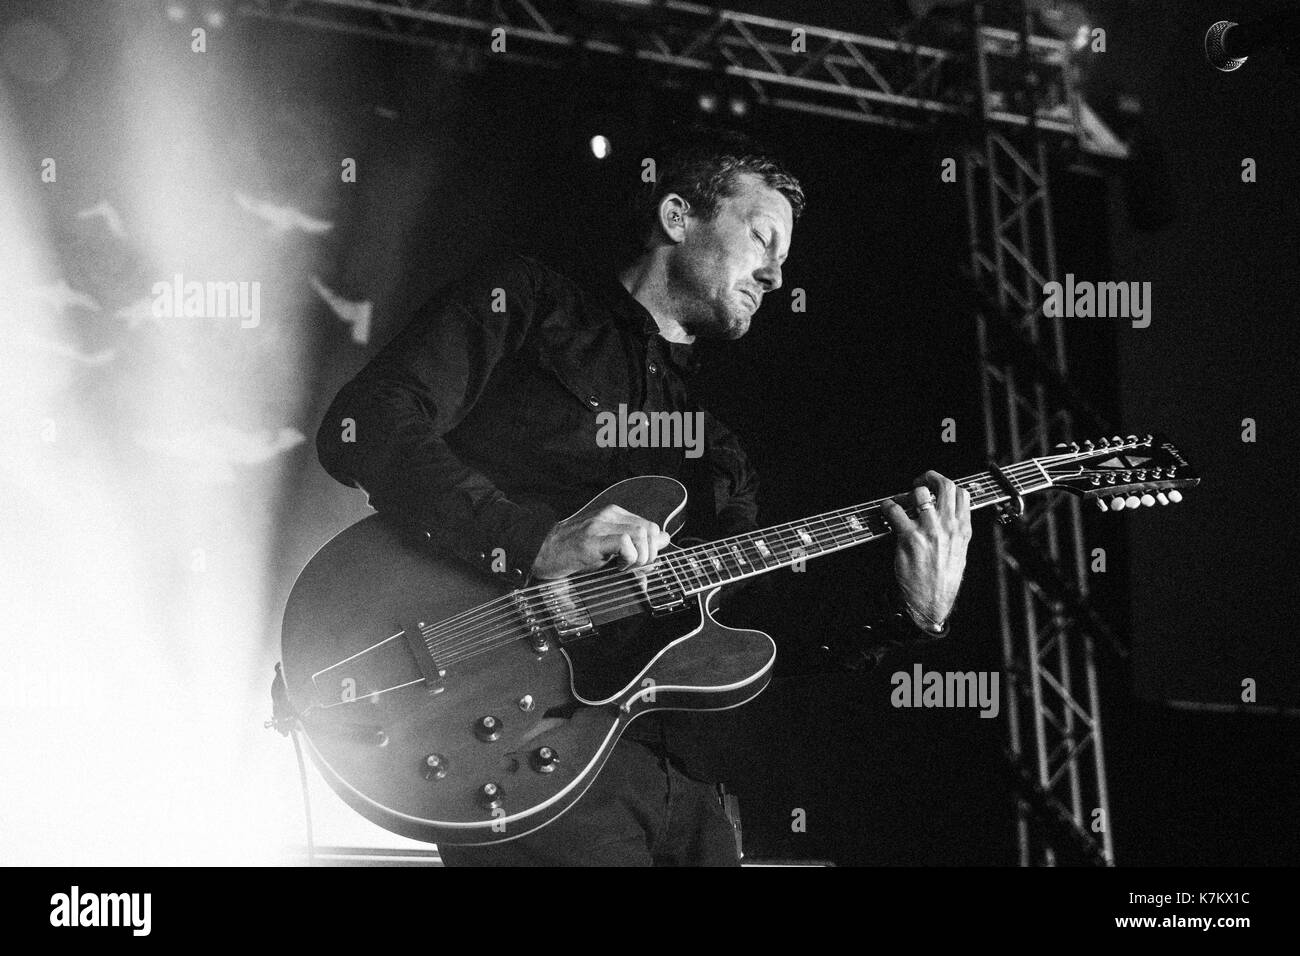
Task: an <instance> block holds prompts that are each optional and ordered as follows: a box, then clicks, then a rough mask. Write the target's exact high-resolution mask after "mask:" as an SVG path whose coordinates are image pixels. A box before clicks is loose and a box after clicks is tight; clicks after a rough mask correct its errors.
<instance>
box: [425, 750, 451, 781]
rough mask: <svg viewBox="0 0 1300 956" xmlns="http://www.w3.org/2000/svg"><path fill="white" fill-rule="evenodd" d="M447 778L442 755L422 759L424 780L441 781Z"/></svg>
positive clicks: (445, 765) (430, 755)
mask: <svg viewBox="0 0 1300 956" xmlns="http://www.w3.org/2000/svg"><path fill="white" fill-rule="evenodd" d="M445 776H447V758H446V757H444V756H443V755H442V754H429V756H427V757H425V758H424V779H425V780H441V779H442V778H443V777H445Z"/></svg>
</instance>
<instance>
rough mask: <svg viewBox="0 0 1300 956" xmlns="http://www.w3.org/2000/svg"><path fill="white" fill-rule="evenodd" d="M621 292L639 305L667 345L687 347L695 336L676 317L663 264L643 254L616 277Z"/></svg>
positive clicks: (653, 256) (655, 257)
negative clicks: (650, 318) (677, 344)
mask: <svg viewBox="0 0 1300 956" xmlns="http://www.w3.org/2000/svg"><path fill="white" fill-rule="evenodd" d="M618 281H619V282H621V283H623V288H625V289H627V291H628V292H629V293H630V294H631V295H632V298H634V299H636V300H637V301H638V302H640V303H641V304H642V305H643V306H645V309H646V311H647V312H649V313H650V315H651V316H652V317H653V318H654V320H655V325H657V326H659V334H660V335H661V336H663V337H664V338H665V339H667V340H668V341H669V342H683V343H686V344H690V343H691V342H694V341H695V336H693V335H691V334H690V333H688V332H687V331H686V330H685V329H684V328H682V325H681V323H680V322H678V321H677V317H676V311H677V310H676V306H675V303H674V302H673V297H672V295H671V294H670V293H669V291H668V273H667V269H666V268H665V267H664V263H663V260H662V259H660V258H659V257H658V256H656V255H654V254H653V253H649V252H647V253H645V254H644V255H642V256H641V257H640V258H639V259H636V260H635V261H633V262H632V263H631V264H630V265H628V266H627V267H626V268H624V269H623V271H622V272H620V273H619V274H618Z"/></svg>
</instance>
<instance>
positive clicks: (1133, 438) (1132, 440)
mask: <svg viewBox="0 0 1300 956" xmlns="http://www.w3.org/2000/svg"><path fill="white" fill-rule="evenodd" d="M1124 440H1125V441H1126V442H1128V443H1130V444H1132V445H1136V444H1137V442H1138V437H1137V435H1129V436H1128V437H1127V438H1125V439H1124Z"/></svg>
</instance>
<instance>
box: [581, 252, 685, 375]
mask: <svg viewBox="0 0 1300 956" xmlns="http://www.w3.org/2000/svg"><path fill="white" fill-rule="evenodd" d="M603 291H604V292H605V293H606V295H607V296H608V298H609V300H610V304H611V305H612V306H613V308H614V311H615V313H616V314H617V315H618V317H619V319H620V320H621V321H623V322H625V323H627V325H628V326H629V327H630V328H632V329H634V330H635V331H637V332H640V333H641V334H642V335H644V336H645V337H646V338H647V339H655V338H657V339H658V340H659V346H660V348H661V349H662V351H663V353H664V356H665V358H666V359H667V360H668V361H669V362H670V363H671V364H672V365H673V366H674V367H675V368H676V369H677V371H678V372H680V373H682V374H686V375H690V374H693V373H694V372H696V371H697V370H698V369H699V367H700V360H699V356H698V355H697V354H696V352H695V349H694V348H693V347H692V345H691V344H689V343H686V342H670V341H668V340H667V339H666V338H664V337H663V336H662V335H660V334H659V323H658V322H656V321H655V318H654V316H653V315H651V314H650V310H649V309H647V308H646V307H645V306H644V305H642V304H641V303H640V302H638V301H637V299H636V296H634V295H632V293H631V292H628V291H627V288H626V287H625V286H624V285H623V283H622V282H620V281H619V279H618V276H616V275H615V276H610V277H609V278H608V279H607V281H606V282H605V283H604V286H603Z"/></svg>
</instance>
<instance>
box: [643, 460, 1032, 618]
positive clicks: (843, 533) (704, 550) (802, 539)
mask: <svg viewBox="0 0 1300 956" xmlns="http://www.w3.org/2000/svg"><path fill="white" fill-rule="evenodd" d="M1002 473H1003V474H1004V475H1005V476H1006V478H1007V479H1008V481H1009V482H1010V484H1011V486H1012V487H1013V488H1014V489H1015V491H1016V492H1017V493H1018V494H1021V495H1027V494H1031V493H1033V492H1036V491H1041V490H1043V489H1044V488H1049V487H1051V486H1052V481H1051V479H1050V478H1049V477H1048V476H1047V472H1046V471H1044V469H1043V468H1042V467H1041V466H1040V465H1039V464H1038V463H1037V462H1036V461H1033V460H1032V459H1031V460H1030V461H1028V462H1023V463H1021V464H1019V465H1012V466H1010V467H1008V468H1005V469H1003V472H1002ZM955 484H957V485H958V486H959V487H961V488H964V489H966V491H967V492H968V493H969V494H970V506H971V510H972V511H973V510H976V509H978V508H984V507H987V506H989V505H997V504H1001V503H1002V502H1004V501H1008V500H1010V499H1011V495H1010V494H1008V493H1007V491H1006V490H1005V489H1004V487H1003V485H1002V484H1001V483H1000V482H999V481H998V480H997V479H996V478H995V477H994V476H993V474H992V473H991V472H988V471H985V472H981V473H979V474H977V475H972V476H971V477H969V478H962V479H961V480H959V481H957V482H955ZM886 501H893V502H895V503H896V504H899V505H901V506H902V507H903V508H904V510H905V511H906V512H907V514H908V516H909V517H913V518H914V517H916V509H915V506H914V505H913V504H912V493H911V492H905V493H903V494H899V495H894V496H893V497H891V498H877V499H875V500H873V501H868V502H865V503H863V504H860V505H853V506H852V507H848V508H840V509H837V510H835V511H828V512H825V513H824V514H819V515H813V516H812V517H809V518H804V519H803V520H801V521H791V522H787V523H785V524H779V525H773V526H772V527H770V528H763V529H761V530H758V531H750V532H747V533H745V534H740V535H735V536H733V537H730V538H723V539H722V540H720V541H711V542H708V543H706V544H699V545H694V546H692V547H689V548H683V549H681V550H679V551H673V552H670V553H668V554H665V555H661V556H660V560H661V563H663V562H665V561H666V564H667V567H668V569H669V571H670V572H671V573H672V575H673V576H674V577H675V578H676V585H677V587H678V588H679V589H680V591H681V592H682V593H683V594H698V593H701V592H703V591H707V590H709V589H711V588H714V587H717V586H718V585H719V584H727V583H730V582H732V581H739V580H742V579H744V578H750V577H755V576H757V575H760V574H766V573H767V572H768V571H776V570H778V569H780V568H785V567H790V566H791V565H794V564H797V563H799V562H802V561H806V560H808V559H809V558H815V557H819V556H821V555H823V554H833V553H834V552H836V551H843V550H845V549H846V548H853V547H857V546H858V545H860V544H866V543H867V542H869V541H875V540H876V539H877V538H883V537H886V536H888V535H890V534H892V533H893V531H892V529H891V528H890V527H889V524H888V523H887V522H886V521H885V516H884V512H883V511H882V509H881V506H882V505H883V504H884V503H885V502H886Z"/></svg>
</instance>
